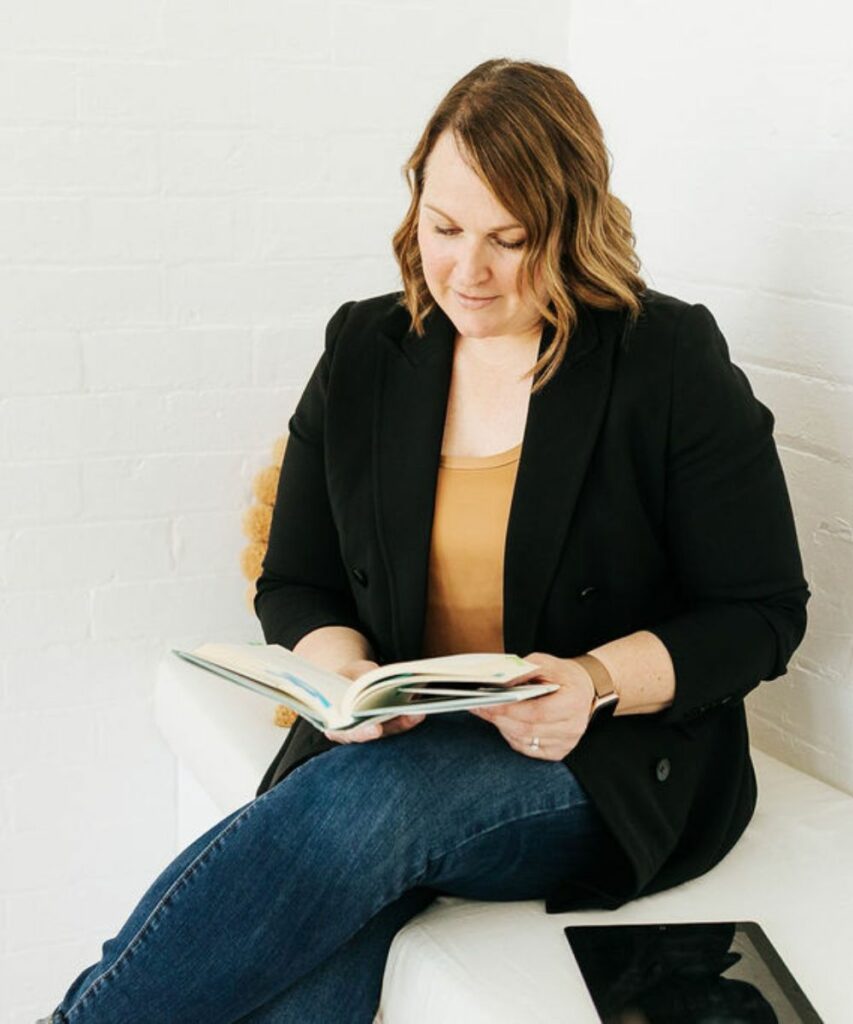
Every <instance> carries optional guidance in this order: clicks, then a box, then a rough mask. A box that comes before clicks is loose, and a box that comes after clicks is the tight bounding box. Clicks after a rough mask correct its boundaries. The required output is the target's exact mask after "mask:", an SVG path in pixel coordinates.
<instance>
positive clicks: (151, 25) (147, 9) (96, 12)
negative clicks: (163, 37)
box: [0, 0, 160, 56]
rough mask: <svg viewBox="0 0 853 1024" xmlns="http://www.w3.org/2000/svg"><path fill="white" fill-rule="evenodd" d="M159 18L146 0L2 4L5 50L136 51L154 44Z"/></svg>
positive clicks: (33, 0) (44, 0)
mask: <svg viewBox="0 0 853 1024" xmlns="http://www.w3.org/2000/svg"><path fill="white" fill-rule="evenodd" d="M159 22H160V19H159V18H157V17H152V10H151V5H150V4H149V3H145V2H144V0H123V2H122V3H121V4H113V3H110V2H109V0H77V2H75V3H74V4H73V5H69V4H64V3H62V0H31V2H29V3H27V4H26V5H22V6H21V7H19V8H16V7H15V6H14V5H10V6H6V5H4V6H3V7H0V39H2V41H3V43H2V45H3V49H10V48H14V49H15V50H18V51H26V50H37V51H41V52H44V51H52V50H53V51H59V52H68V51H83V52H98V51H104V52H108V53H110V54H111V55H113V56H114V55H115V53H116V52H124V53H127V54H138V53H142V52H145V51H147V50H152V49H154V48H156V46H157V45H158V41H159V30H160V25H159Z"/></svg>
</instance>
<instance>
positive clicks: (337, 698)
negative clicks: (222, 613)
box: [192, 643, 352, 717]
mask: <svg viewBox="0 0 853 1024" xmlns="http://www.w3.org/2000/svg"><path fill="white" fill-rule="evenodd" d="M192 653H193V654H195V655H196V656H197V657H199V658H203V659H206V660H207V661H211V662H213V663H214V664H216V665H221V666H222V667H224V668H230V669H232V670H233V671H234V672H239V673H240V674H242V675H246V676H252V677H254V678H256V679H258V680H260V681H261V682H264V683H267V684H268V685H269V686H273V687H276V688H277V689H279V690H281V691H283V692H285V693H288V692H289V693H293V694H294V695H295V696H297V697H298V698H299V700H300V701H304V703H305V704H306V705H308V706H309V707H312V708H316V710H317V711H320V712H321V713H322V714H323V716H324V717H326V714H327V712H328V711H332V710H333V711H334V712H336V713H338V712H340V708H341V706H342V703H343V700H344V697H345V695H346V693H347V691H348V690H349V689H350V687H351V686H352V681H351V680H349V679H347V678H346V677H345V676H339V675H338V674H337V673H336V672H328V671H327V670H326V669H322V668H318V666H316V665H313V664H312V663H311V662H310V661H306V660H305V659H304V658H300V657H299V656H298V655H296V654H294V653H293V652H292V651H289V650H288V649H287V648H286V647H282V646H281V645H280V644H258V645H253V644H217V643H211V644H202V645H201V646H200V647H197V648H196V649H195V650H194V651H193V652H192ZM331 717H337V715H333V716H331Z"/></svg>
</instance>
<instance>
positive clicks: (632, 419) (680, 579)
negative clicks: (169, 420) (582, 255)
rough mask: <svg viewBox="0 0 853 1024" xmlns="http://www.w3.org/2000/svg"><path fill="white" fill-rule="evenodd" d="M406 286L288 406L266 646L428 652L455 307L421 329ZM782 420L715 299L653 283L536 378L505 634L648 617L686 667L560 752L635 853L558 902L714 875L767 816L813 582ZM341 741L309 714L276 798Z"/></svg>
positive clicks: (602, 630)
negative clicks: (789, 483) (754, 697)
mask: <svg viewBox="0 0 853 1024" xmlns="http://www.w3.org/2000/svg"><path fill="white" fill-rule="evenodd" d="M399 300H400V293H399V292H394V293H390V294H387V295H380V296H376V297H372V298H368V299H364V300H362V301H359V302H347V303H344V305H343V306H341V307H340V309H338V311H337V312H336V313H335V314H334V316H333V317H332V318H331V320H330V321H329V324H328V327H327V329H326V340H325V350H324V352H323V354H322V356H321V357H320V360H319V362H318V364H317V366H316V368H315V370H314V372H313V374H312V376H311V378H310V380H309V382H308V384H307V386H306V388H305V391H304V393H303V394H302V397H301V399H300V401H299V403H298V405H297V407H296V410H295V412H294V414H293V416H292V417H291V419H290V421H289V424H288V429H289V438H288V443H287V447H286V449H285V455H284V460H283V463H282V469H281V476H280V480H279V487H278V495H277V498H276V504H275V509H274V512H273V518H272V526H271V530H270V541H269V548H268V551H267V554H266V558H265V559H264V563H263V573H262V575H261V577H260V579H259V581H258V590H257V596H256V599H255V608H256V611H257V614H258V617H259V619H260V621H261V624H262V627H263V632H264V636H265V638H266V641H267V643H280V644H283V645H284V646H286V647H289V648H292V647H293V646H294V645H295V644H296V643H297V642H298V641H299V639H300V638H301V637H302V636H304V635H305V634H306V633H308V632H309V631H310V630H313V629H317V628H318V627H320V626H325V625H332V624H339V625H347V626H351V627H353V628H355V629H358V630H359V631H361V632H362V633H363V634H364V635H365V636H367V638H368V639H369V640H370V642H371V644H372V645H373V648H374V651H375V652H376V655H377V659H378V660H379V662H380V663H386V662H391V661H397V660H406V659H411V658H417V657H420V656H421V653H422V648H421V642H422V634H423V626H424V613H425V602H426V585H427V568H428V556H429V544H430V530H431V525H432V515H433V503H434V496H435V486H436V477H437V472H438V466H439V456H440V451H441V443H442V437H443V431H444V420H445V413H446V408H447V396H448V390H449V385H450V374H451V366H452V354H453V342H454V337H455V328H454V326H453V324H452V322H451V321H450V320H449V318H448V317H447V316H446V315H445V314H444V312H443V311H442V310H441V309H440V308H438V307H436V309H435V310H434V311H433V312H432V313H430V315H429V316H428V318H427V321H426V334H425V336H424V337H422V338H418V337H417V336H416V335H415V333H414V332H413V331H412V330H411V329H410V318H409V316H408V313H407V312H406V310H405V309H404V308H403V307H402V305H401V304H400V301H399ZM553 334H554V329H553V327H552V326H551V325H550V324H547V323H546V324H545V326H544V329H543V332H542V337H541V340H540V349H539V353H540V355H541V354H542V353H543V352H544V350H545V348H546V346H547V345H548V344H549V343H550V341H551V340H552V338H553ZM773 423H774V419H773V415H772V413H771V412H770V411H769V410H768V409H767V408H766V407H765V406H764V405H762V403H761V402H759V401H758V400H757V399H756V398H755V397H754V395H753V393H752V390H751V388H750V386H749V383H748V381H747V378H746V377H745V376H744V374H743V372H742V371H741V370H740V369H739V368H738V367H737V366H735V365H734V364H733V363H732V362H731V361H730V359H729V352H728V347H727V345H726V342H725V340H724V338H723V336H722V334H721V333H720V330H719V328H718V327H717V324H716V322H715V320H714V318H713V316H712V315H711V313H710V312H709V311H708V310H707V309H706V308H705V306H703V305H690V304H688V303H686V302H683V301H681V300H679V299H677V298H674V297H672V296H669V295H664V294H662V293H660V292H656V291H653V290H647V291H646V292H645V293H644V294H643V312H642V315H641V317H640V319H639V320H638V322H637V323H636V324H635V325H633V326H631V324H630V322H629V320H628V318H627V316H626V314H625V313H624V312H622V311H601V310H595V309H592V308H590V307H587V306H581V308H580V322H579V326H578V329H577V331H576V332H575V334H574V335H573V336H572V338H571V339H570V341H569V348H568V352H567V354H566V358H565V360H564V362H563V364H562V365H561V367H560V369H559V371H558V373H557V374H556V375H555V377H554V378H553V379H552V380H550V381H549V382H548V383H547V384H546V385H545V387H544V388H543V389H542V391H541V392H539V393H538V394H535V395H531V399H530V405H529V408H528V415H527V422H526V426H525V432H524V438H523V444H522V449H521V458H520V463H519V466H518V473H517V478H516V484H515V491H514V494H513V498H512V504H511V507H510V514H509V522H508V527H507V538H506V549H505V568H504V649H505V650H506V651H508V652H514V653H516V654H520V655H522V656H524V655H526V654H529V653H531V652H533V651H542V652H545V653H547V654H552V655H555V656H557V657H572V656H576V655H579V654H582V653H584V652H585V651H587V650H589V649H590V648H591V647H595V646H597V645H599V644H602V643H605V642H607V641H609V640H613V639H616V638H618V637H622V636H625V635H626V634H629V633H633V632H635V631H636V630H641V629H645V630H650V631H651V632H653V633H655V634H656V635H657V636H658V637H659V638H660V640H661V641H662V642H663V643H664V644H665V645H666V647H667V649H668V650H669V653H670V655H671V657H672V661H673V664H674V666H675V675H676V695H675V702H674V704H672V705H671V706H670V707H669V708H667V709H665V710H664V711H662V712H658V713H656V714H651V715H649V714H643V715H622V716H617V717H614V718H611V719H610V720H605V721H604V722H601V723H595V724H593V725H592V726H591V727H590V729H588V731H587V732H586V734H585V735H584V736H583V737H582V739H581V741H580V743H579V744H578V746H577V747H576V748H575V749H574V750H573V751H571V753H569V754H568V755H567V756H566V757H565V759H564V762H565V764H566V765H568V767H569V768H570V769H571V770H572V771H573V772H574V773H575V774H576V775H577V777H578V778H579V780H580V782H581V784H582V785H583V786H584V787H585V789H586V790H587V791H588V793H589V794H590V796H591V798H592V800H593V801H594V803H595V805H596V806H597V808H598V810H599V812H600V813H601V815H602V816H603V818H604V820H605V821H606V823H607V824H608V826H609V828H610V829H611V831H612V832H613V835H614V836H615V838H616V840H617V842H618V847H619V848H620V849H621V851H622V852H623V854H624V860H623V862H622V864H621V865H620V868H619V870H617V871H609V872H608V874H607V877H606V878H605V879H604V880H602V881H600V882H597V883H596V884H595V885H593V884H591V883H589V881H587V883H585V884H584V885H582V886H580V885H578V884H574V883H572V882H571V881H570V880H569V879H568V878H567V880H566V885H565V888H564V891H563V892H562V894H561V895H560V896H559V898H555V899H551V900H549V901H548V902H547V903H546V908H547V909H548V911H549V912H556V911H558V910H565V909H570V908H575V907H581V906H605V907H616V906H619V905H621V904H622V903H624V902H626V901H627V900H629V899H631V898H633V897H635V896H638V895H641V894H646V893H650V892H654V891H657V890H659V889H663V888H666V887H668V886H671V885H674V884H676V883H678V882H682V881H684V880H685V879H688V878H691V877H694V876H696V875H699V874H701V873H703V872H705V871H707V870H708V869H709V868H711V867H712V866H713V865H714V864H716V863H717V862H718V861H719V860H720V859H721V858H722V857H723V856H724V855H725V854H726V853H727V852H728V850H729V849H730V848H731V847H732V846H733V845H734V843H735V842H736V840H737V839H738V837H739V836H740V834H741V833H742V831H743V829H744V828H745V826H746V824H747V822H748V821H749V819H750V817H751V816H752V812H753V809H754V806H755V799H756V787H755V776H754V773H753V769H752V764H751V762H750V758H749V747H748V737H747V727H746V716H745V712H744V707H743V697H744V696H745V695H746V694H747V693H748V692H749V691H750V690H752V689H753V688H754V687H755V686H757V685H758V683H759V682H760V681H761V680H767V679H775V678H777V677H779V676H781V675H783V674H784V673H785V670H786V666H787V664H788V661H789V659H790V657H791V654H792V653H793V651H794V650H795V649H796V647H797V645H798V644H799V643H800V641H801V639H802V637H803V634H804V632H805V626H806V611H805V607H806V603H807V601H808V599H809V597H810V593H809V590H808V587H807V585H806V580H805V579H804V577H803V571H802V564H801V560H800V553H799V549H798V545H797V535H796V531H795V527H794V521H793V516H792V512H791V505H790V501H789V498H788V492H787V489H786V486H785V480H784V477H783V474H782V469H781V466H780V462H779V458H778V454H777V451H776V446H775V444H774V441H773ZM333 745H334V744H333V742H332V741H330V740H327V739H326V737H325V736H323V734H322V733H321V732H319V731H318V730H316V729H315V728H314V727H313V726H311V725H310V724H309V723H308V722H307V721H305V720H304V719H298V720H297V722H296V724H295V725H294V726H293V727H292V729H291V730H290V732H289V734H288V736H287V737H286V739H285V741H284V744H283V746H282V748H281V750H280V751H279V753H278V755H277V756H276V758H275V760H274V761H273V762H272V764H270V766H269V768H268V769H267V772H266V774H265V775H264V778H263V780H262V781H261V784H260V786H259V788H258V791H257V792H258V794H261V793H263V792H265V791H266V790H267V789H269V788H270V787H271V786H273V785H275V784H276V783H277V782H278V781H280V780H281V779H282V778H284V777H285V776H286V775H287V774H288V773H289V772H290V771H292V770H293V769H294V768H295V767H296V766H297V765H298V764H300V763H301V762H303V761H304V760H306V759H307V758H309V757H312V756H314V755H315V754H317V753H320V752H321V751H323V750H327V749H329V748H330V747H332V746H333Z"/></svg>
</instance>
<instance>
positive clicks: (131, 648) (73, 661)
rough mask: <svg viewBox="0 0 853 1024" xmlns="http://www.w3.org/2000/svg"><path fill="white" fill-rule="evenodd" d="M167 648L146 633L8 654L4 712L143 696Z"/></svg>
mask: <svg viewBox="0 0 853 1024" xmlns="http://www.w3.org/2000/svg"><path fill="white" fill-rule="evenodd" d="M174 632H176V631H170V634H169V637H170V639H171V636H172V634H173V633H174ZM199 642H201V641H199ZM169 646H170V644H169V643H167V641H166V640H165V639H161V638H160V637H150V636H149V637H141V638H136V639H134V638H122V639H120V640H117V641H112V642H110V641H99V642H97V643H92V642H91V641H87V642H79V643H76V644H62V643H53V644H51V645H50V646H46V645H44V644H42V645H41V646H39V647H33V648H32V649H31V650H29V651H21V652H18V653H14V654H7V657H6V661H5V664H4V669H5V673H6V701H5V707H6V708H7V710H8V711H9V713H18V712H32V713H34V714H39V713H41V712H42V711H44V710H45V709H50V710H57V711H61V710H63V709H67V710H70V711H76V710H78V709H80V708H86V709H88V710H90V711H92V710H94V709H97V708H99V707H104V706H112V705H118V706H125V705H128V704H131V703H134V702H136V701H139V700H143V699H144V700H148V699H150V697H151V694H152V693H153V691H154V680H155V678H156V674H157V666H158V665H159V663H160V660H161V659H162V658H163V657H164V655H165V654H166V652H167V651H168V649H169Z"/></svg>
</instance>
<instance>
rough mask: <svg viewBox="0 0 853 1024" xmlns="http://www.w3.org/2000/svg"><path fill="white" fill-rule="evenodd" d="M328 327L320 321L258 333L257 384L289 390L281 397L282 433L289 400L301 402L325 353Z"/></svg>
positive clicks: (286, 418) (255, 359)
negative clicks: (299, 398) (304, 390)
mask: <svg viewBox="0 0 853 1024" xmlns="http://www.w3.org/2000/svg"><path fill="white" fill-rule="evenodd" d="M306 319H307V318H306ZM325 326H326V323H325V321H322V320H319V319H317V320H313V321H311V322H308V323H291V324H285V325H283V326H282V327H276V328H269V329H265V330H258V331H256V332H255V338H254V341H253V350H254V360H253V367H254V370H253V373H254V382H255V384H261V385H264V386H266V387H272V388H286V389H287V391H286V393H285V394H282V396H281V412H282V420H281V422H282V430H281V432H282V433H283V432H284V431H285V430H286V426H287V420H288V419H289V414H290V412H292V408H290V409H287V408H286V406H287V402H288V400H289V399H290V397H291V396H293V397H294V398H295V399H298V397H299V395H300V394H301V393H302V390H303V389H304V387H305V385H306V384H307V383H308V379H309V378H310V376H311V374H312V372H313V370H314V367H315V366H316V365H317V361H318V360H319V358H320V356H321V355H322V353H323V339H324V332H325ZM292 407H293V408H295V401H294V402H293V403H292Z"/></svg>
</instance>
